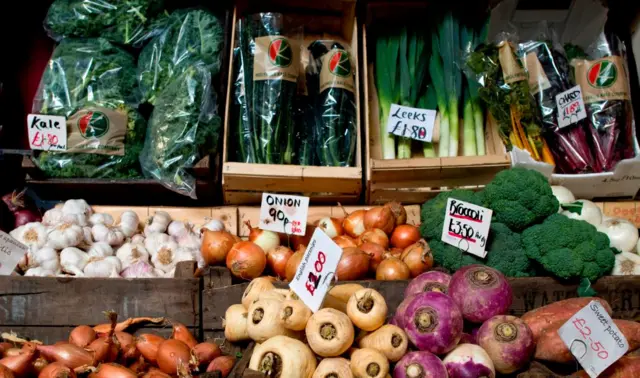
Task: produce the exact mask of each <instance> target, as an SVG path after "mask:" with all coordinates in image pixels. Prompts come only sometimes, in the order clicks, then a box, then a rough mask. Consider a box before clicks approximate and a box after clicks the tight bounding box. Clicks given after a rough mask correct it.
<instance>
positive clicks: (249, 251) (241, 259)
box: [227, 241, 275, 280]
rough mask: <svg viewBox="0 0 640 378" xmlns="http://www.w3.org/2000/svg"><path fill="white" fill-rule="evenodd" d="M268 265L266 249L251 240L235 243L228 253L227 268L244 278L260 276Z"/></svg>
mask: <svg viewBox="0 0 640 378" xmlns="http://www.w3.org/2000/svg"><path fill="white" fill-rule="evenodd" d="M274 248H275V247H274ZM266 266H267V256H266V255H265V253H264V250H263V249H262V248H261V247H260V246H259V245H257V244H255V243H253V242H250V241H241V242H238V243H236V244H234V245H233V247H231V250H230V251H229V254H228V255H227V268H228V269H229V270H230V271H231V274H233V275H234V276H236V277H238V278H242V279H244V280H250V279H253V278H256V277H259V276H260V275H261V274H262V272H263V271H264V268H265V267H266Z"/></svg>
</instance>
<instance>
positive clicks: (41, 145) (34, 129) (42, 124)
mask: <svg viewBox="0 0 640 378" xmlns="http://www.w3.org/2000/svg"><path fill="white" fill-rule="evenodd" d="M27 129H28V133H29V146H30V147H31V149H32V150H44V151H66V150H67V119H66V118H64V117H61V116H51V115H42V114H29V116H28V117H27Z"/></svg>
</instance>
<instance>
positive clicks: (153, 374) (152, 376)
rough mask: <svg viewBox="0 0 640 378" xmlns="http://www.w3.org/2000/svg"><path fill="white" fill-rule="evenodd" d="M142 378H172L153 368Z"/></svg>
mask: <svg viewBox="0 0 640 378" xmlns="http://www.w3.org/2000/svg"><path fill="white" fill-rule="evenodd" d="M142 378H171V376H170V375H169V374H166V373H164V372H163V371H162V370H160V369H158V368H153V367H152V368H151V369H149V371H148V372H147V373H146V374H145V375H143V376H142Z"/></svg>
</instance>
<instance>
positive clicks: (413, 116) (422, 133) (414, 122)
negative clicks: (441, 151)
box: [387, 104, 436, 142]
mask: <svg viewBox="0 0 640 378" xmlns="http://www.w3.org/2000/svg"><path fill="white" fill-rule="evenodd" d="M435 122H436V111H435V110H431V109H418V108H410V107H408V106H402V105H397V104H391V110H390V111H389V118H388V119H387V132H389V133H391V134H394V135H397V136H401V137H405V138H411V139H415V140H418V141H420V142H431V140H433V126H434V125H435Z"/></svg>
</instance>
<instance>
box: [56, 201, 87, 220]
mask: <svg viewBox="0 0 640 378" xmlns="http://www.w3.org/2000/svg"><path fill="white" fill-rule="evenodd" d="M62 213H63V214H84V216H85V217H90V216H91V214H93V210H92V209H91V206H89V204H88V203H87V201H85V200H83V199H78V200H68V201H67V202H65V203H64V205H63V206H62Z"/></svg>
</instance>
